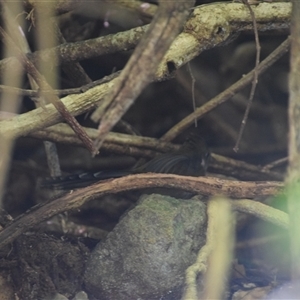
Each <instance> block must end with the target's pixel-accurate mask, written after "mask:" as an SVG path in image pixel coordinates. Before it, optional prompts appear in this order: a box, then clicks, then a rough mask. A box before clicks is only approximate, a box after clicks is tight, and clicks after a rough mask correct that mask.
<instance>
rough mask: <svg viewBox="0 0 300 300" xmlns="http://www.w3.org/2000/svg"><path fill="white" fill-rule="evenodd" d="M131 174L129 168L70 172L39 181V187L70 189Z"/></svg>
mask: <svg viewBox="0 0 300 300" xmlns="http://www.w3.org/2000/svg"><path fill="white" fill-rule="evenodd" d="M129 174H131V172H130V171H129V170H121V171H100V172H94V173H93V172H86V173H79V174H72V175H67V176H59V177H54V178H46V179H44V180H42V181H41V184H40V185H41V187H43V188H54V189H59V190H72V189H77V188H81V187H86V186H88V185H90V184H93V183H95V182H97V181H100V180H105V179H110V178H119V177H122V176H126V175H129Z"/></svg>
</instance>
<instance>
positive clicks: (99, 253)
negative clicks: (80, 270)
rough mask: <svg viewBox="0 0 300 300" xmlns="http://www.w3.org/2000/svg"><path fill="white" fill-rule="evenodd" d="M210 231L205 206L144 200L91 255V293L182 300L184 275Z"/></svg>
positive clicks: (167, 199)
mask: <svg viewBox="0 0 300 300" xmlns="http://www.w3.org/2000/svg"><path fill="white" fill-rule="evenodd" d="M205 227H206V206H205V204H204V203H203V202H200V201H199V200H198V201H197V200H193V199H191V200H180V199H175V198H172V197H169V196H162V195H158V194H152V195H149V196H148V195H145V196H143V197H142V199H141V200H140V202H139V204H138V205H137V206H136V207H135V208H134V209H132V210H131V211H129V212H128V213H127V214H126V215H125V216H124V217H123V218H122V219H121V220H120V222H119V223H118V224H117V225H116V227H115V228H114V230H113V231H112V232H111V233H109V234H108V236H107V238H106V240H105V241H103V242H101V243H99V244H98V245H97V246H96V248H95V249H94V251H93V252H92V254H91V256H90V258H89V260H88V263H87V269H86V272H85V285H86V290H87V292H90V293H91V294H92V295H93V296H94V297H95V298H96V299H109V300H114V299H118V300H123V299H124V300H125V299H126V300H127V299H128V300H129V299H130V300H132V299H138V298H139V299H153V300H154V299H162V297H164V296H166V295H168V296H167V297H168V298H169V297H170V295H172V293H176V294H178V293H179V298H180V297H181V290H182V288H183V286H184V279H185V270H186V268H187V267H188V266H190V265H191V264H193V263H194V262H195V259H196V255H197V253H198V251H199V249H200V248H201V247H202V246H203V245H204V243H205V232H206V228H205ZM176 298H177V297H176Z"/></svg>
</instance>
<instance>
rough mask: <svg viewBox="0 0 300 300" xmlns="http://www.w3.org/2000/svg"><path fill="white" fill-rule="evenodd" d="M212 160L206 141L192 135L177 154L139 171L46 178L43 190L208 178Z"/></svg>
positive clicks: (166, 154)
mask: <svg viewBox="0 0 300 300" xmlns="http://www.w3.org/2000/svg"><path fill="white" fill-rule="evenodd" d="M209 159H210V151H209V149H208V147H207V145H206V142H205V140H204V139H203V138H202V137H201V136H199V134H198V133H195V132H192V133H190V134H189V135H188V137H187V138H186V140H185V142H184V143H183V144H182V145H181V146H180V148H179V149H178V150H175V151H172V152H169V153H164V154H161V155H158V156H156V157H154V158H153V159H151V160H150V161H148V162H146V163H145V164H143V165H141V166H139V167H133V168H131V169H128V170H120V171H118V170H116V171H98V172H85V173H80V174H71V175H67V176H60V177H54V178H47V179H45V180H44V181H43V182H42V187H46V188H49V187H53V188H55V189H60V190H72V189H76V188H80V187H86V186H88V185H90V184H93V183H95V182H97V181H100V180H105V179H109V178H119V177H122V176H126V175H130V174H138V173H164V174H176V175H185V176H195V177H197V176H205V174H206V170H207V167H208V163H209Z"/></svg>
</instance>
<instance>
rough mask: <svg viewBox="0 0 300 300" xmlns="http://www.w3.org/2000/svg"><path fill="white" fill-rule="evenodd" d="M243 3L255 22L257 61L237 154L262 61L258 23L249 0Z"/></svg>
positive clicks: (239, 136) (235, 148) (244, 0)
mask: <svg viewBox="0 0 300 300" xmlns="http://www.w3.org/2000/svg"><path fill="white" fill-rule="evenodd" d="M242 1H243V3H244V4H245V5H246V6H247V7H248V9H249V11H250V14H251V18H252V22H253V31H254V36H255V44H256V59H255V68H254V74H253V81H252V86H251V92H250V96H249V100H248V105H247V108H246V111H245V114H244V117H243V120H242V124H241V128H240V131H239V134H238V138H237V141H236V144H235V146H234V148H233V150H234V151H235V152H237V151H238V150H239V144H240V140H241V138H242V135H243V132H244V129H245V126H246V122H247V119H248V116H249V112H250V108H251V104H252V102H253V98H254V93H255V90H256V86H257V81H258V66H259V61H260V49H261V47H260V43H259V36H258V30H257V23H256V19H255V14H254V12H253V10H252V8H251V6H250V4H249V3H248V1H247V0H242Z"/></svg>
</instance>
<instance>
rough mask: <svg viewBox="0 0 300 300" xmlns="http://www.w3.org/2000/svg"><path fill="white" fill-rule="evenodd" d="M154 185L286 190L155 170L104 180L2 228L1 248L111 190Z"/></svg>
mask: <svg viewBox="0 0 300 300" xmlns="http://www.w3.org/2000/svg"><path fill="white" fill-rule="evenodd" d="M153 187H164V188H171V189H174V187H178V188H180V189H182V190H186V191H190V192H194V193H197V194H202V195H207V196H211V195H216V194H223V195H226V196H228V197H231V198H254V197H257V196H260V197H261V196H271V195H275V194H277V193H278V192H280V191H281V190H282V188H283V184H282V183H280V182H241V181H230V180H222V179H218V178H214V177H186V176H179V175H171V174H151V173H149V174H137V175H130V176H125V177H122V178H118V179H112V180H106V181H101V182H99V183H96V184H94V185H91V186H88V187H86V188H82V189H78V190H75V191H74V192H71V193H69V194H67V195H65V196H62V197H61V198H57V199H55V200H53V201H51V202H48V203H46V204H43V205H41V206H39V205H38V206H35V207H34V208H33V209H32V210H31V211H29V212H28V213H26V214H24V215H22V216H20V217H19V218H18V219H16V220H15V221H14V222H13V223H12V224H10V225H9V226H8V227H6V228H5V229H4V230H3V231H1V233H0V248H1V247H2V246H4V245H7V244H8V243H11V242H12V241H13V240H14V239H15V238H16V237H17V236H19V235H20V234H22V233H24V232H26V231H27V230H29V229H30V228H32V227H33V226H35V225H37V224H39V223H40V222H43V221H45V220H47V219H49V218H51V217H52V216H54V215H56V214H59V213H61V212H64V211H67V210H74V209H77V208H79V207H81V206H82V205H83V204H84V203H86V202H88V201H90V200H92V199H95V198H98V197H101V196H104V195H107V194H111V193H120V192H124V191H130V190H136V189H141V188H153Z"/></svg>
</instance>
